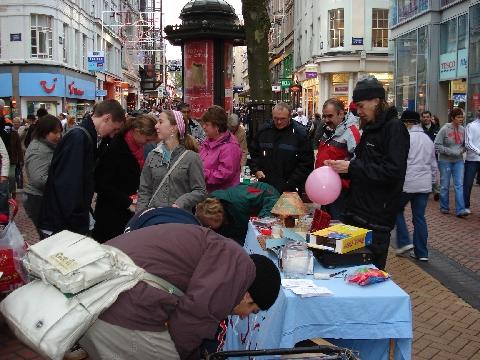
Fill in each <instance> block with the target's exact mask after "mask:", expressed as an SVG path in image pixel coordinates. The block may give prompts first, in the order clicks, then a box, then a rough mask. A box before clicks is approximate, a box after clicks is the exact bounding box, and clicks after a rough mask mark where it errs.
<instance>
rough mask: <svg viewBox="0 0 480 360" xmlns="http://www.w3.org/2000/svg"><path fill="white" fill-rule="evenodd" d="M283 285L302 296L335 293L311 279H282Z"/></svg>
mask: <svg viewBox="0 0 480 360" xmlns="http://www.w3.org/2000/svg"><path fill="white" fill-rule="evenodd" d="M282 286H283V287H284V288H285V289H289V290H291V291H292V292H293V293H295V294H296V295H299V296H300V297H313V296H324V295H333V292H332V291H331V290H329V289H328V288H326V287H324V286H317V285H315V283H314V282H313V281H312V280H310V279H282Z"/></svg>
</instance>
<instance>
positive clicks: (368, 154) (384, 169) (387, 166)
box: [325, 77, 410, 269]
mask: <svg viewBox="0 0 480 360" xmlns="http://www.w3.org/2000/svg"><path fill="white" fill-rule="evenodd" d="M353 101H354V102H355V103H356V104H357V113H358V116H359V117H360V121H361V123H362V124H365V125H364V126H363V133H362V137H361V139H360V143H359V144H358V145H357V147H356V148H355V156H354V158H353V159H352V160H350V161H346V160H327V161H325V165H328V166H331V167H332V168H333V169H334V170H335V171H337V172H338V173H340V174H348V177H349V178H350V180H351V182H350V193H349V196H348V198H347V204H346V208H345V216H344V219H343V221H344V222H345V223H347V224H349V225H353V226H359V227H363V228H367V229H370V230H372V235H373V236H372V244H371V245H370V246H369V248H370V250H371V251H372V253H373V256H374V260H373V264H374V265H375V266H377V267H378V268H379V269H384V268H385V265H386V262H387V255H388V246H389V244H390V231H391V230H392V229H393V227H394V226H395V218H396V215H397V213H398V204H399V201H400V196H401V194H402V189H403V183H404V180H405V172H406V169H407V157H408V150H409V147H410V139H409V134H408V130H407V128H406V127H405V126H404V125H403V123H402V122H401V121H400V120H399V119H398V114H397V110H396V109H395V108H394V107H389V105H388V104H387V102H386V101H385V89H384V88H383V85H382V83H380V82H379V81H378V80H377V79H376V78H375V77H367V78H365V79H362V80H360V81H359V82H358V83H357V85H356V87H355V89H354V90H353Z"/></svg>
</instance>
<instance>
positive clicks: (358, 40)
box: [352, 37, 363, 45]
mask: <svg viewBox="0 0 480 360" xmlns="http://www.w3.org/2000/svg"><path fill="white" fill-rule="evenodd" d="M352 45H363V38H355V37H352Z"/></svg>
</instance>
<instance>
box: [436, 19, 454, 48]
mask: <svg viewBox="0 0 480 360" xmlns="http://www.w3.org/2000/svg"><path fill="white" fill-rule="evenodd" d="M456 51H457V18H454V19H451V20H449V21H447V22H444V23H442V24H441V27H440V54H448V53H452V52H456Z"/></svg>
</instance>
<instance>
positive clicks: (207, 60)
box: [183, 40, 214, 119]
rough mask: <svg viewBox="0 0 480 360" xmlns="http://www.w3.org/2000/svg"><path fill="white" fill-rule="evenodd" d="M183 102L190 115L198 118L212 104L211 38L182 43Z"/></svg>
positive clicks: (212, 59) (212, 54)
mask: <svg viewBox="0 0 480 360" xmlns="http://www.w3.org/2000/svg"><path fill="white" fill-rule="evenodd" d="M183 50H184V54H185V58H184V64H183V66H184V69H185V102H186V103H188V104H190V106H191V109H192V117H193V118H195V119H199V118H200V117H202V115H203V113H204V112H205V111H207V109H208V108H209V107H210V106H212V105H213V90H214V89H213V62H214V52H213V40H197V41H189V42H187V43H185V45H184V48H183Z"/></svg>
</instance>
